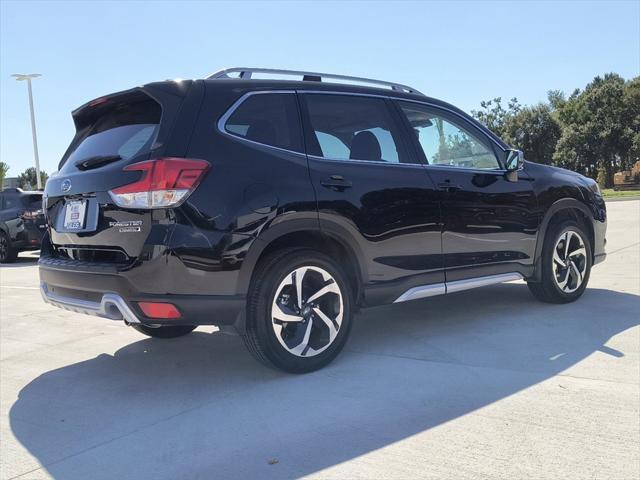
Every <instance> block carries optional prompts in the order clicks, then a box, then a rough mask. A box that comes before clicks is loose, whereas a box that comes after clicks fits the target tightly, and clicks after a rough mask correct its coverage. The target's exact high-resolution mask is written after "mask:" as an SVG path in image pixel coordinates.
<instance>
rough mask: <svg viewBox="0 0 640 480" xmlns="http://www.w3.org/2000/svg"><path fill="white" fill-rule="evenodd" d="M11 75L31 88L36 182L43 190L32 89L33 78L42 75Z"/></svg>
mask: <svg viewBox="0 0 640 480" xmlns="http://www.w3.org/2000/svg"><path fill="white" fill-rule="evenodd" d="M11 76H12V77H14V78H15V79H16V80H18V81H23V80H26V81H27V89H28V90H29V112H30V113H31V135H32V137H33V156H34V157H35V160H36V182H37V184H38V190H42V180H41V179H40V158H39V156H38V137H37V135H36V118H35V114H34V113H33V92H32V91H31V79H32V78H38V77H40V76H41V75H40V74H39V73H30V74H28V75H23V74H17V73H15V74H13V75H11Z"/></svg>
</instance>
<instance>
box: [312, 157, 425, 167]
mask: <svg viewBox="0 0 640 480" xmlns="http://www.w3.org/2000/svg"><path fill="white" fill-rule="evenodd" d="M307 157H309V158H310V159H312V160H320V161H323V162H341V163H364V164H368V165H384V166H387V167H403V166H404V167H424V165H423V164H422V163H402V162H387V161H385V160H356V159H350V158H331V157H321V156H318V155H307Z"/></svg>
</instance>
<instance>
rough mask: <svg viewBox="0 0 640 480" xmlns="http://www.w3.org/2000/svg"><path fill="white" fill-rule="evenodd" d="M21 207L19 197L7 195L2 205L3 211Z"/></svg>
mask: <svg viewBox="0 0 640 480" xmlns="http://www.w3.org/2000/svg"><path fill="white" fill-rule="evenodd" d="M19 206H20V200H19V198H18V196H17V195H6V196H5V197H4V202H3V204H2V208H3V210H9V209H11V208H18V207H19Z"/></svg>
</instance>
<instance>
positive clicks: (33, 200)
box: [22, 193, 42, 210]
mask: <svg viewBox="0 0 640 480" xmlns="http://www.w3.org/2000/svg"><path fill="white" fill-rule="evenodd" d="M22 204H23V205H24V206H25V207H27V208H29V209H31V210H39V209H41V208H42V195H38V194H37V193H36V194H31V195H23V196H22Z"/></svg>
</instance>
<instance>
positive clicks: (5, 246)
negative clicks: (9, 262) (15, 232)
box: [0, 234, 9, 261]
mask: <svg viewBox="0 0 640 480" xmlns="http://www.w3.org/2000/svg"><path fill="white" fill-rule="evenodd" d="M8 256H9V241H8V240H7V237H5V236H4V235H2V234H0V260H2V261H4V260H6V259H7V257H8Z"/></svg>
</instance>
